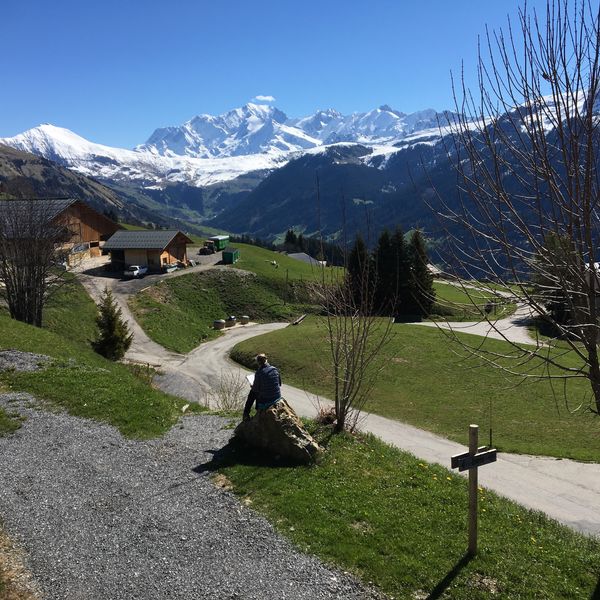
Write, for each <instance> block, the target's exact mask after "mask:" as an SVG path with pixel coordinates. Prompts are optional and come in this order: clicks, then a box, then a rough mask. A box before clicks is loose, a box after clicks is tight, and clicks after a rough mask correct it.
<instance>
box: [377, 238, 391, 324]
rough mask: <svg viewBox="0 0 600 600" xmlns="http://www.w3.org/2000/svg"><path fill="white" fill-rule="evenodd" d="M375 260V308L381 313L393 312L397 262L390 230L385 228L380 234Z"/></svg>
mask: <svg viewBox="0 0 600 600" xmlns="http://www.w3.org/2000/svg"><path fill="white" fill-rule="evenodd" d="M374 260H375V310H376V311H377V312H378V313H379V314H382V315H383V314H390V312H392V313H393V311H394V307H395V304H396V299H397V289H396V286H395V280H396V263H395V260H394V249H393V247H392V239H391V236H390V232H389V231H388V230H387V229H384V230H383V231H382V232H381V235H380V236H379V241H378V242H377V248H375V253H374Z"/></svg>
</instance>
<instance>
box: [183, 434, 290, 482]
mask: <svg viewBox="0 0 600 600" xmlns="http://www.w3.org/2000/svg"><path fill="white" fill-rule="evenodd" d="M207 452H208V453H210V454H212V455H213V456H212V458H211V460H209V461H208V462H205V463H202V464H200V465H198V466H197V467H194V468H193V469H192V471H194V473H198V474H201V473H206V472H214V471H218V470H219V469H224V468H226V467H233V466H235V465H247V466H251V467H266V468H270V469H281V468H294V467H298V466H300V465H299V464H298V463H297V462H293V461H290V460H285V459H282V458H280V457H278V456H275V455H273V454H270V453H269V452H267V451H266V450H260V449H257V448H252V447H250V446H248V445H246V444H244V442H242V441H241V440H238V439H237V438H231V440H229V443H228V444H227V445H226V446H223V448H219V449H218V450H207Z"/></svg>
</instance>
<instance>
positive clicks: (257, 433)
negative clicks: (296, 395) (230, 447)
mask: <svg viewBox="0 0 600 600" xmlns="http://www.w3.org/2000/svg"><path fill="white" fill-rule="evenodd" d="M234 435H235V436H236V437H237V438H239V439H241V440H243V441H244V442H246V443H247V444H248V445H250V446H254V447H257V448H261V449H262V450H266V451H267V452H269V453H270V454H272V455H273V456H279V457H280V458H281V459H282V460H289V461H292V462H297V463H303V464H308V463H311V462H314V461H315V459H316V457H317V455H318V454H319V453H321V452H322V448H321V447H320V446H319V444H317V442H316V441H315V440H314V438H313V437H312V436H311V435H310V433H308V431H306V429H304V426H303V425H302V421H300V419H299V418H298V415H296V413H295V412H294V410H293V409H292V407H291V406H290V405H289V404H288V403H287V402H286V401H285V400H283V399H282V400H280V401H279V402H277V404H274V405H273V406H269V408H267V409H265V410H258V411H257V412H256V414H255V415H254V416H253V417H252V418H250V419H248V420H247V421H242V422H241V423H240V424H239V425H238V426H237V427H236V429H235V432H234Z"/></svg>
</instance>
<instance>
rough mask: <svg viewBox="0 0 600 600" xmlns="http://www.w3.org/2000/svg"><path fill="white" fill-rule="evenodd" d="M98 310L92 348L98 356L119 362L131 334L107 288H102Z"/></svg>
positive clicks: (125, 350)
mask: <svg viewBox="0 0 600 600" xmlns="http://www.w3.org/2000/svg"><path fill="white" fill-rule="evenodd" d="M98 309H99V311H100V314H99V315H98V317H97V318H96V324H97V325H98V329H99V335H98V339H97V340H95V341H94V342H92V347H93V348H94V350H95V351H96V352H98V354H101V355H102V356H104V357H106V358H108V359H110V360H119V359H121V358H123V356H125V352H127V350H128V349H129V346H131V342H132V341H133V334H132V333H130V331H129V327H128V326H127V323H126V322H125V320H124V319H123V316H122V313H121V309H120V308H119V306H118V305H117V303H116V301H115V299H114V297H113V295H112V292H111V291H110V290H109V289H108V288H104V293H103V294H102V297H101V298H100V303H99V304H98Z"/></svg>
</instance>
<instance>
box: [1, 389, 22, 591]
mask: <svg viewBox="0 0 600 600" xmlns="http://www.w3.org/2000/svg"><path fill="white" fill-rule="evenodd" d="M6 391H7V389H6V388H5V387H4V386H2V385H0V394H2V393H5V392H6ZM21 423H22V418H21V417H20V416H19V415H18V414H16V413H12V412H9V411H6V410H4V409H3V408H0V437H1V436H3V435H7V434H9V433H13V432H14V431H16V430H17V429H19V427H21ZM0 598H2V596H0Z"/></svg>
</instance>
